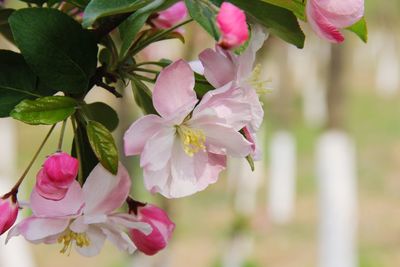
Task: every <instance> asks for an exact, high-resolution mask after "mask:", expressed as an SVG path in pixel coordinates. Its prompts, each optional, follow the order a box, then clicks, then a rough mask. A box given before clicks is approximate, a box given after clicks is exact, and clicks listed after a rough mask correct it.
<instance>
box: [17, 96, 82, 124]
mask: <svg viewBox="0 0 400 267" xmlns="http://www.w3.org/2000/svg"><path fill="white" fill-rule="evenodd" d="M77 105H78V104H77V102H76V100H75V99H73V98H70V97H66V96H46V97H42V98H38V99H36V100H28V99H27V100H23V101H22V102H21V103H19V104H18V105H17V106H16V107H15V108H14V109H13V110H12V111H11V113H10V115H11V117H13V118H14V119H16V120H20V121H23V122H25V123H28V124H32V125H37V124H48V125H51V124H55V123H57V122H60V121H63V120H65V119H67V118H68V117H69V116H71V115H72V114H74V112H75V109H76V107H77Z"/></svg>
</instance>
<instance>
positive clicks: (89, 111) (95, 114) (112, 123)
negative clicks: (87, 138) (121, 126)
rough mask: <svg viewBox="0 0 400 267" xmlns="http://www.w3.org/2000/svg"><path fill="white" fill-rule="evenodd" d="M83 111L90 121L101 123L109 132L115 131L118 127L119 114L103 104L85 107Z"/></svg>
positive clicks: (96, 103)
mask: <svg viewBox="0 0 400 267" xmlns="http://www.w3.org/2000/svg"><path fill="white" fill-rule="evenodd" d="M82 111H83V112H84V114H85V115H86V117H87V118H88V119H90V120H93V121H97V122H100V123H101V124H103V125H104V126H105V127H107V129H108V130H109V131H114V130H115V129H117V127H118V123H119V119H118V114H117V112H115V110H114V109H113V108H112V107H110V106H109V105H107V104H105V103H103V102H95V103H91V104H86V105H83V106H82Z"/></svg>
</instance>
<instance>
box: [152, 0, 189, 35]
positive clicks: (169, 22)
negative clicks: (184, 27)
mask: <svg viewBox="0 0 400 267" xmlns="http://www.w3.org/2000/svg"><path fill="white" fill-rule="evenodd" d="M187 15H188V12H187V9H186V6H185V3H184V2H183V1H179V2H178V3H176V4H174V5H172V6H171V7H169V8H167V9H166V10H163V11H161V12H159V13H158V14H157V17H156V18H154V19H152V20H151V22H152V23H153V24H154V26H156V27H157V28H159V29H169V28H171V27H173V26H174V25H176V24H178V23H179V22H181V21H183V20H184V19H185V18H186V17H187Z"/></svg>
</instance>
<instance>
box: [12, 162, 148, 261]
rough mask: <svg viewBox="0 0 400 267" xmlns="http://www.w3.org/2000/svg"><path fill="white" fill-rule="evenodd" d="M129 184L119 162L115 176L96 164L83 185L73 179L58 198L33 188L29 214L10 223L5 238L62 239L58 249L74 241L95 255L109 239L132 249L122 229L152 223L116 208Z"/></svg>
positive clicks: (49, 241)
mask: <svg viewBox="0 0 400 267" xmlns="http://www.w3.org/2000/svg"><path fill="white" fill-rule="evenodd" d="M130 186H131V180H130V177H129V174H128V172H127V171H126V169H125V168H124V166H123V165H122V164H119V168H118V173H117V175H115V176H114V175H112V174H111V173H109V172H108V171H107V170H106V169H104V168H103V166H101V164H98V165H97V166H96V167H95V168H94V169H93V170H92V172H91V173H90V174H89V176H88V178H87V180H86V182H85V184H84V185H83V187H82V188H81V186H80V184H79V183H78V182H77V181H74V182H73V183H72V184H71V186H70V187H69V189H68V191H67V193H66V195H65V197H64V198H63V199H61V200H59V201H54V200H50V199H46V198H44V197H42V196H41V195H40V194H39V193H38V192H37V190H36V189H33V191H32V194H31V197H30V207H31V209H32V216H30V217H28V218H26V219H25V220H23V221H22V222H20V223H19V224H17V225H16V226H15V227H13V228H12V229H11V230H10V231H9V233H8V237H7V241H8V240H9V239H10V238H12V237H14V236H18V235H22V236H23V237H24V238H25V239H26V240H27V241H30V242H32V243H34V244H37V243H45V244H54V243H57V242H58V243H61V244H62V245H63V248H62V249H61V251H60V252H61V253H65V252H67V251H69V250H70V249H71V247H72V245H75V249H76V250H77V251H78V252H79V253H80V254H81V255H83V256H95V255H97V254H98V253H99V252H100V250H101V248H102V247H103V244H104V241H105V239H108V240H109V241H110V242H111V243H113V244H114V245H115V246H116V247H118V248H119V249H120V250H122V251H127V252H128V253H133V252H134V251H135V249H136V247H135V245H134V244H133V242H132V241H131V239H130V238H129V236H128V235H127V234H126V233H125V231H124V230H125V229H138V230H140V231H143V232H144V233H147V234H149V233H150V232H151V227H150V225H149V224H146V223H143V222H137V221H136V219H135V217H134V216H132V215H130V214H128V213H117V212H115V210H116V209H118V208H119V207H121V206H122V204H123V203H124V202H125V200H126V198H127V196H128V194H129V191H130Z"/></svg>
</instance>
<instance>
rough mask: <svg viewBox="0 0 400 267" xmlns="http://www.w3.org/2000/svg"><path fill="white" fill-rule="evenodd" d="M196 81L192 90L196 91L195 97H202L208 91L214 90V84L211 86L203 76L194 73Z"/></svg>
mask: <svg viewBox="0 0 400 267" xmlns="http://www.w3.org/2000/svg"><path fill="white" fill-rule="evenodd" d="M194 75H195V79H196V83H195V86H194V91H195V92H196V95H197V97H198V98H199V99H200V98H202V97H203V96H204V95H205V94H206V93H207V92H208V91H211V90H214V89H215V88H214V86H212V85H211V84H210V83H209V82H208V81H207V80H206V79H205V78H204V76H202V75H200V74H197V73H195V74H194Z"/></svg>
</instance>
